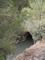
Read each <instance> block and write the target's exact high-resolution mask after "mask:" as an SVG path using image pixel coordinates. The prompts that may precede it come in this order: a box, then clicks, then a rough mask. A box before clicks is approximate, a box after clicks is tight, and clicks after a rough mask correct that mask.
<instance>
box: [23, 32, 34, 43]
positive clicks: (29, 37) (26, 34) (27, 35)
mask: <svg viewBox="0 0 45 60" xmlns="http://www.w3.org/2000/svg"><path fill="white" fill-rule="evenodd" d="M24 37H26V40H29V41H30V42H31V43H32V44H34V41H33V38H32V35H31V34H30V33H29V32H25V34H24Z"/></svg>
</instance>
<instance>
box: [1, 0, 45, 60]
mask: <svg viewBox="0 0 45 60" xmlns="http://www.w3.org/2000/svg"><path fill="white" fill-rule="evenodd" d="M28 19H30V20H33V21H34V20H35V21H36V20H37V21H36V22H38V20H45V1H44V0H19V1H18V0H5V1H4V0H0V49H2V51H3V52H2V51H0V52H2V53H1V56H2V58H1V59H0V60H3V59H4V57H6V55H7V54H10V53H12V52H13V51H14V50H15V42H16V37H17V36H18V35H19V34H20V33H21V32H22V31H24V29H23V27H24V25H23V27H22V22H23V21H24V20H28ZM35 21H34V22H35ZM38 23H40V24H41V26H43V25H44V26H45V22H42V21H41V22H40V21H39V22H38ZM43 23H44V24H43ZM42 34H43V33H42ZM1 56H0V57H1Z"/></svg>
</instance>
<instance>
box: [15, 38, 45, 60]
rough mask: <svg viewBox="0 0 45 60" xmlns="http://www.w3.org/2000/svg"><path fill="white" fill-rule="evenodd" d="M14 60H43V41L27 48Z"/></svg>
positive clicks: (44, 52)
mask: <svg viewBox="0 0 45 60" xmlns="http://www.w3.org/2000/svg"><path fill="white" fill-rule="evenodd" d="M14 60H45V39H43V40H42V41H41V42H37V43H36V44H34V45H33V46H31V47H30V48H27V49H26V50H25V51H24V52H23V53H21V54H19V55H18V56H17V57H16V58H15V59H14Z"/></svg>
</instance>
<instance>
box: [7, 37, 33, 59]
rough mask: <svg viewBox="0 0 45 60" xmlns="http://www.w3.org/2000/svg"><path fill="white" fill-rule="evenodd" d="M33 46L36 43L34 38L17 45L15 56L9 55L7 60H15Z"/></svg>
mask: <svg viewBox="0 0 45 60" xmlns="http://www.w3.org/2000/svg"><path fill="white" fill-rule="evenodd" d="M33 44H34V42H33V39H32V37H28V38H26V40H25V41H23V42H20V43H18V44H16V50H15V52H14V54H13V55H12V54H11V55H8V56H7V60H13V59H14V58H15V57H16V56H17V55H18V54H20V53H22V52H23V51H24V50H25V49H26V48H29V47H30V46H31V45H33Z"/></svg>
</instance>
